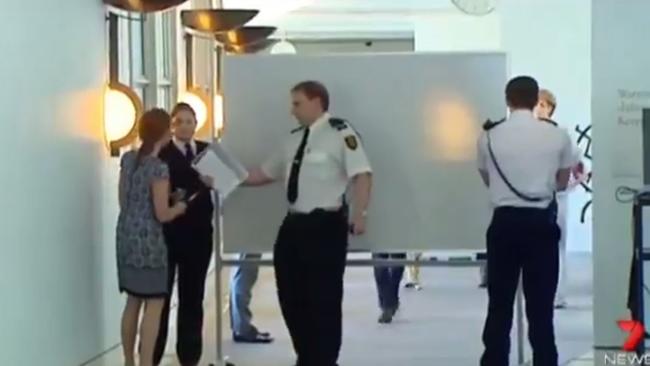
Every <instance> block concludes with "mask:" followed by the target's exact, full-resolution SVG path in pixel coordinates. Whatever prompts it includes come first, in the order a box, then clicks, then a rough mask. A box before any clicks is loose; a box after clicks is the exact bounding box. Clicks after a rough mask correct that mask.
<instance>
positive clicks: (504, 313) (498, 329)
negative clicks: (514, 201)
mask: <svg viewBox="0 0 650 366" xmlns="http://www.w3.org/2000/svg"><path fill="white" fill-rule="evenodd" d="M559 240H560V228H559V227H558V225H557V223H556V216H555V211H554V210H552V209H546V210H543V209H533V208H514V207H502V208H497V209H496V210H495V211H494V215H493V217H492V223H491V224H490V227H489V229H488V232H487V255H488V259H487V271H488V278H489V281H488V296H489V306H488V315H487V320H486V322H485V328H484V330H483V343H484V344H485V353H484V354H483V357H482V358H481V366H507V365H508V362H509V354H510V331H511V328H512V318H513V305H514V301H515V295H516V291H517V286H518V283H519V276H520V274H521V276H522V281H523V290H524V296H525V298H526V317H527V319H528V327H529V328H528V338H529V340H530V343H531V346H532V348H533V365H534V366H558V355H557V348H556V345H555V332H554V329H553V311H554V309H553V301H554V299H555V291H556V290H557V283H558V271H559V247H558V246H559Z"/></svg>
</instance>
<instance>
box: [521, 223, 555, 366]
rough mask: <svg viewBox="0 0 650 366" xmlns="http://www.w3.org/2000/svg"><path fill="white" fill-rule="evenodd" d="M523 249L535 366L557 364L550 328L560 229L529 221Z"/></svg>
mask: <svg viewBox="0 0 650 366" xmlns="http://www.w3.org/2000/svg"><path fill="white" fill-rule="evenodd" d="M532 225H533V227H534V228H536V230H534V232H531V234H533V233H534V235H531V236H529V237H528V241H527V242H522V243H521V244H522V245H524V252H523V257H524V258H523V286H524V294H525V295H526V316H527V318H528V327H529V328H528V338H529V340H530V344H531V346H532V348H533V364H534V365H535V366H557V365H558V354H557V348H556V345H555V332H554V329H553V311H554V310H553V304H554V299H555V292H556V289H557V284H558V272H559V247H558V244H559V237H560V229H559V227H558V226H557V224H556V223H555V222H548V223H542V224H539V223H537V224H535V223H532Z"/></svg>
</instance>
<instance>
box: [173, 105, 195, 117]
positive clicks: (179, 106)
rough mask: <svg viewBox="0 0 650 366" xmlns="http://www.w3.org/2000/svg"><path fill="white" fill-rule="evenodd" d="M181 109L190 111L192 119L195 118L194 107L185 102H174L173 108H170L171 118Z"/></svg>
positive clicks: (181, 110)
mask: <svg viewBox="0 0 650 366" xmlns="http://www.w3.org/2000/svg"><path fill="white" fill-rule="evenodd" d="M183 111H185V112H190V114H192V115H193V116H194V119H195V120H196V111H194V108H192V106H191V105H189V104H188V103H185V102H179V103H176V105H175V106H174V109H172V113H171V115H172V118H173V117H176V115H177V114H179V113H180V112H183Z"/></svg>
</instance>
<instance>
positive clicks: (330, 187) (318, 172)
mask: <svg viewBox="0 0 650 366" xmlns="http://www.w3.org/2000/svg"><path fill="white" fill-rule="evenodd" d="M330 119H331V116H330V115H329V114H328V113H325V114H324V115H323V116H321V117H320V118H319V119H318V120H317V121H316V122H314V123H313V124H312V125H311V126H309V127H301V128H298V129H295V130H294V131H292V133H291V134H290V136H289V137H288V139H287V142H286V143H285V144H284V146H283V147H282V149H281V150H280V151H279V152H278V153H276V154H274V155H273V156H271V157H270V158H269V159H268V160H267V161H266V162H265V163H264V164H263V165H262V171H263V172H264V174H266V175H267V176H269V177H270V178H273V179H275V180H283V181H284V183H285V188H286V186H287V183H288V180H289V174H290V172H291V165H292V162H293V159H294V157H295V155H296V151H297V150H298V147H299V146H300V142H301V141H302V138H303V134H304V129H305V128H308V129H309V136H308V139H307V145H306V147H305V153H304V156H303V159H302V164H301V167H300V174H299V176H298V198H297V200H296V202H294V203H293V204H292V205H291V206H290V208H291V210H294V211H298V212H305V213H307V212H310V211H312V210H314V209H317V208H325V209H334V208H338V207H340V206H341V205H342V203H343V200H342V199H343V195H344V194H345V191H346V189H347V186H348V183H349V181H350V179H352V178H354V177H355V176H356V175H358V174H362V173H370V172H372V169H371V167H370V163H369V162H368V157H367V156H366V152H365V150H364V149H363V146H362V143H361V139H360V138H359V135H358V134H357V133H356V131H354V129H353V128H352V127H351V126H350V125H349V124H348V123H347V122H344V121H342V120H339V122H338V123H330Z"/></svg>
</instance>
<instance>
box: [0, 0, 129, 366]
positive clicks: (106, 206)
mask: <svg viewBox="0 0 650 366" xmlns="http://www.w3.org/2000/svg"><path fill="white" fill-rule="evenodd" d="M2 14H3V15H6V16H4V17H3V21H2V22H0V48H1V49H2V67H0V80H2V85H3V88H2V91H0V121H2V127H3V131H2V134H0V167H2V175H1V178H0V182H2V183H1V185H0V187H1V188H2V192H3V198H2V210H1V211H0V223H1V224H0V226H1V228H0V253H2V255H0V268H1V272H0V273H1V275H0V298H1V300H0V304H1V305H0V309H1V311H0V328H1V330H0V344H1V345H2V346H1V347H0V348H1V349H2V351H1V352H0V364H2V365H52V366H71V365H78V364H80V363H81V362H82V361H83V360H86V359H88V358H89V357H92V356H93V355H94V354H96V353H97V352H98V351H100V350H102V349H105V348H106V347H107V346H108V345H109V344H115V343H116V342H117V341H118V340H119V332H118V330H119V314H120V310H121V304H122V300H121V298H120V297H119V296H118V295H117V286H116V283H115V282H116V274H115V263H114V262H115V261H114V256H115V254H114V253H115V250H114V240H113V230H114V227H115V226H114V222H115V218H116V213H117V212H116V204H115V203H116V199H115V197H116V185H115V176H116V172H117V169H116V161H115V160H109V159H108V158H107V157H106V155H107V154H106V149H105V147H104V145H103V142H102V141H103V137H102V136H103V135H102V125H101V92H102V85H103V82H104V79H105V75H104V74H105V70H106V65H105V61H106V49H105V42H104V39H105V38H104V37H105V28H104V26H105V22H104V7H103V6H102V4H101V2H100V1H87V0H66V1H61V2H57V4H56V11H54V10H53V8H52V3H51V1H46V0H32V1H13V2H4V3H3V9H2Z"/></svg>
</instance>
